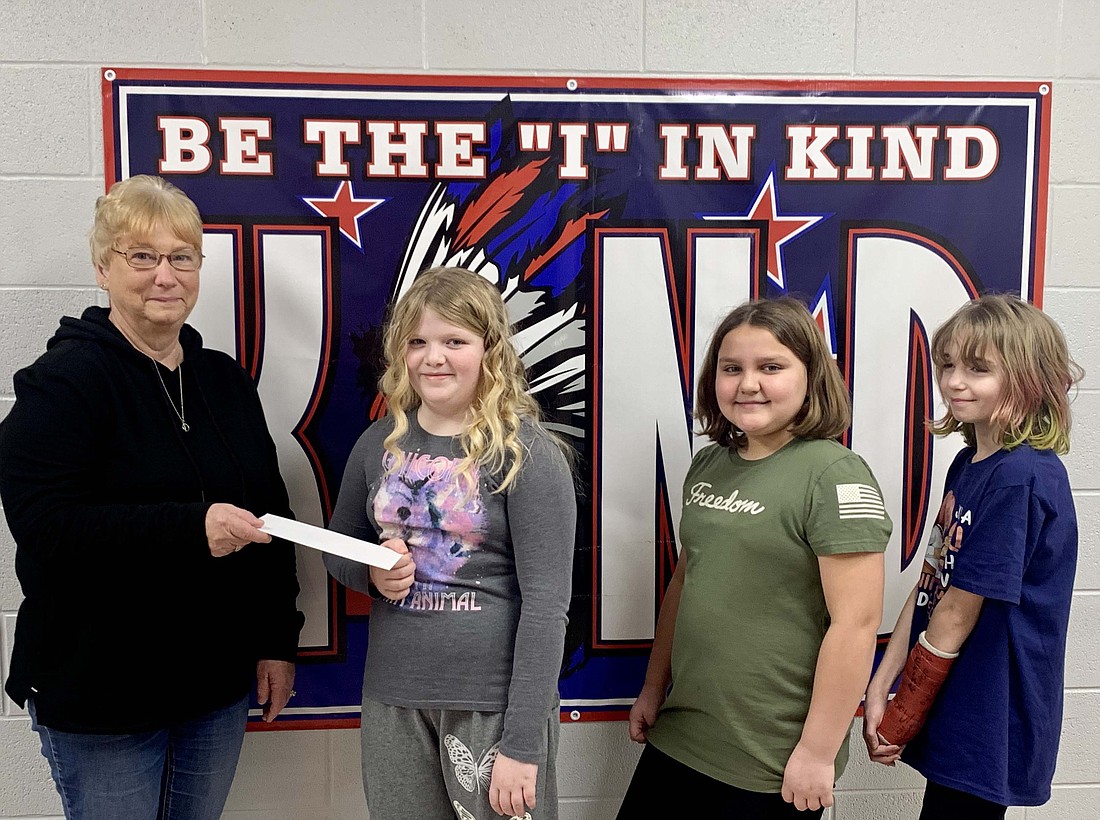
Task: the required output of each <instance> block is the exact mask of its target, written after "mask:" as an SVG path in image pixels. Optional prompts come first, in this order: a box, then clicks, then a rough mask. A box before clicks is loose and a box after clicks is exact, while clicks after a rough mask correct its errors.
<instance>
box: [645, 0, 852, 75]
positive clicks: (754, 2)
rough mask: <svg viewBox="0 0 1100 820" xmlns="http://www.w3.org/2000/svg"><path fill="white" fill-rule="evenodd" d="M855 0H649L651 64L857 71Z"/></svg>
mask: <svg viewBox="0 0 1100 820" xmlns="http://www.w3.org/2000/svg"><path fill="white" fill-rule="evenodd" d="M856 5H857V3H856V2H855V0H821V2H807V1H806V0H792V2H786V3H771V2H767V0H743V1H742V2H737V3H730V2H727V0H701V1H700V0H648V1H647V2H646V4H645V70H646V71H654V72H662V73H678V72H685V71H706V72H722V73H728V74H738V75H749V76H752V75H756V76H761V75H764V76H766V75H792V74H844V75H847V74H850V73H851V71H852V55H853V49H854V46H855V35H856V28H855V9H856Z"/></svg>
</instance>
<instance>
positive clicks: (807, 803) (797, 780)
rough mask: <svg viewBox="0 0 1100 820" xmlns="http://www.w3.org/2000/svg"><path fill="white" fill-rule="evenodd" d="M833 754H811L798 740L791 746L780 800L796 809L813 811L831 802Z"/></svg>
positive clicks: (833, 771) (831, 803)
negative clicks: (792, 747) (824, 755)
mask: <svg viewBox="0 0 1100 820" xmlns="http://www.w3.org/2000/svg"><path fill="white" fill-rule="evenodd" d="M835 777H836V771H835V767H834V760H833V758H832V757H828V758H825V757H822V756H821V755H818V754H814V753H813V752H811V751H810V750H809V749H807V748H806V747H805V746H803V745H802V744H801V743H799V744H798V745H797V746H795V747H794V751H793V752H791V756H790V758H789V759H788V760H787V765H786V766H785V767H784V769H783V792H782V793H783V799H784V800H786V801H787V802H788V803H793V804H794V807H795V808H796V809H798V810H799V811H807V810H809V811H816V810H817V809H819V808H821V807H822V806H824V807H826V808H828V807H829V806H831V805H833V780H834V779H835Z"/></svg>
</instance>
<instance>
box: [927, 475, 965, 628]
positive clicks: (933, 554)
mask: <svg viewBox="0 0 1100 820" xmlns="http://www.w3.org/2000/svg"><path fill="white" fill-rule="evenodd" d="M970 518H971V514H970V511H969V510H967V511H966V513H965V514H963V515H960V514H959V511H958V509H956V504H955V493H954V492H953V491H952V490H948V491H947V492H946V493H945V494H944V496H943V503H942V504H940V511H939V512H938V513H937V514H936V523H935V524H933V525H932V532H931V534H930V535H929V536H928V549H927V551H926V552H925V554H924V566H923V567H921V572H920V581H918V582H917V606H918V607H926V608H927V610H928V617H929V618H931V617H932V611H933V610H934V609H935V608H936V604H938V603H939V601H940V598H942V597H943V594H944V593H945V592H947V588H948V586H950V584H951V573H952V572H954V570H955V555H956V554H957V553H958V551H959V550H960V549H962V543H963V524H969V523H970Z"/></svg>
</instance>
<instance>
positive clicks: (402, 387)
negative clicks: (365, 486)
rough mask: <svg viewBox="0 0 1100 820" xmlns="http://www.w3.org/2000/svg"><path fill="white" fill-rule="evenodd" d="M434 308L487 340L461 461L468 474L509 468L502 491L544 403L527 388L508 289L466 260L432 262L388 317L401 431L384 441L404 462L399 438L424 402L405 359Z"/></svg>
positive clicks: (394, 409)
mask: <svg viewBox="0 0 1100 820" xmlns="http://www.w3.org/2000/svg"><path fill="white" fill-rule="evenodd" d="M428 309H430V310H432V311H433V312H434V313H435V314H436V315H438V316H439V317H440V318H441V319H443V320H444V321H445V322H449V323H450V324H452V325H457V326H458V327H461V328H465V329H466V330H468V331H470V332H471V333H474V334H476V335H478V336H480V337H481V339H482V341H483V342H484V344H485V355H484V356H483V358H482V360H481V374H480V377H479V379H478V385H477V392H476V395H475V396H474V401H473V404H472V406H471V407H470V416H469V419H468V422H467V426H466V429H465V430H464V431H463V433H462V436H461V443H462V449H463V452H464V457H463V459H462V461H460V462H459V464H458V468H457V469H458V473H459V475H460V476H463V477H465V478H466V479H469V478H470V476H471V471H472V470H473V468H474V467H475V466H477V467H484V468H487V469H488V470H490V471H492V472H495V473H503V479H502V480H501V482H500V483H499V485H498V486H497V488H496V490H495V491H496V492H502V491H504V490H505V489H507V488H508V486H509V485H510V484H511V483H512V482H513V481H514V480H515V477H516V475H517V474H518V473H519V469H520V467H521V465H522V463H523V455H524V448H523V445H522V443H521V442H520V439H519V429H520V423H521V421H522V420H523V419H525V418H526V419H529V420H530V421H532V422H535V423H538V420H539V406H538V403H537V402H535V400H534V399H533V398H531V396H530V394H529V393H528V392H527V376H526V373H525V371H524V367H523V362H522V361H521V360H520V357H519V354H517V353H516V348H515V346H514V345H513V343H512V332H511V325H510V323H509V322H508V314H507V310H506V308H505V306H504V300H503V299H502V298H501V295H500V291H499V290H498V289H497V288H496V287H495V286H494V285H493V284H491V283H490V282H488V281H487V280H485V279H483V278H482V277H480V276H478V275H477V274H475V273H472V272H470V271H468V270H465V269H464V268H446V267H440V268H431V269H429V270H426V271H424V272H423V273H421V274H420V275H419V276H417V277H416V280H415V281H414V282H413V284H412V286H411V287H410V288H409V290H408V291H407V292H406V293H405V295H404V296H402V297H401V299H400V300H399V301H398V302H397V304H396V305H395V306H394V308H393V311H392V313H391V314H390V317H389V320H388V321H387V322H386V328H385V332H384V335H383V349H384V353H385V357H386V370H385V372H384V373H383V374H382V379H381V388H382V393H383V395H385V397H386V401H387V403H388V405H389V411H390V413H391V414H392V415H393V419H394V426H393V431H392V432H391V433H390V434H389V435H388V436H386V439H385V442H384V446H385V448H386V450H388V451H389V452H390V453H391V454H392V455H393V456H394V461H393V466H392V467H391V469H394V470H395V469H398V468H399V467H400V465H401V462H402V453H401V450H400V449H399V448H398V443H399V442H400V441H401V438H402V437H403V436H404V435H405V433H407V432H408V429H409V419H408V414H409V413H411V412H414V411H415V410H416V408H418V407H419V406H420V397H419V396H418V395H417V393H416V391H415V390H414V389H413V387H412V383H411V382H410V380H409V371H408V368H407V367H406V366H405V350H406V348H407V347H408V343H409V339H411V338H412V337H413V336H415V335H416V333H417V331H418V329H419V327H420V319H421V316H422V315H423V313H424V311H425V310H428Z"/></svg>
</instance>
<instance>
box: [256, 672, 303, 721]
mask: <svg viewBox="0 0 1100 820" xmlns="http://www.w3.org/2000/svg"><path fill="white" fill-rule="evenodd" d="M292 697H294V664H292V663H290V662H289V661H259V662H258V663H257V664H256V702H257V703H259V704H260V706H262V707H264V720H265V721H266V722H267V723H271V721H273V720H275V718H276V717H278V716H279V712H281V711H283V707H284V706H286V705H287V703H289V702H290V699H291V698H292Z"/></svg>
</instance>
